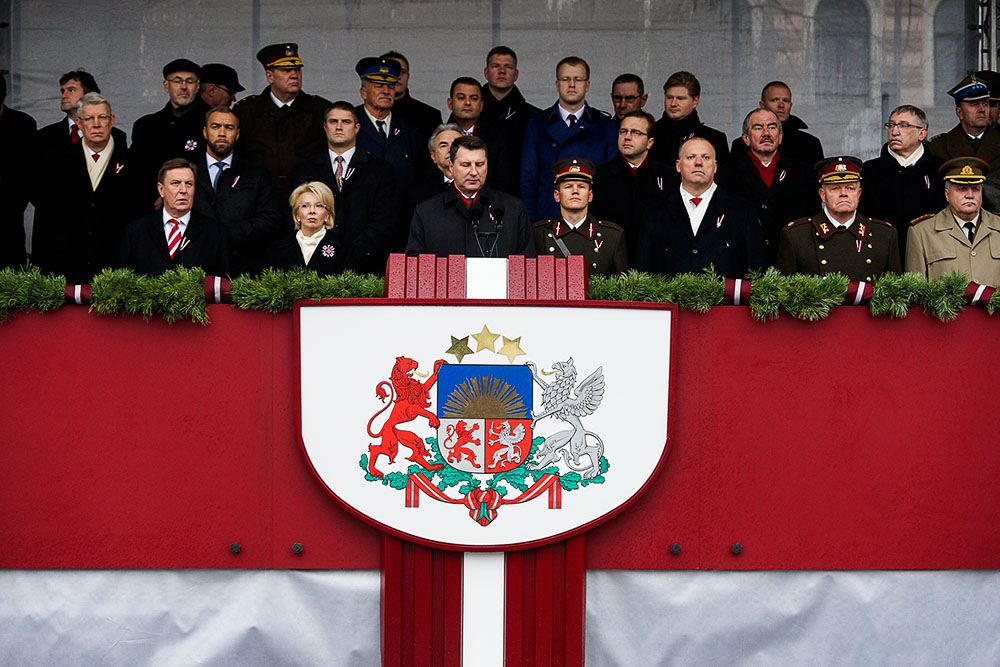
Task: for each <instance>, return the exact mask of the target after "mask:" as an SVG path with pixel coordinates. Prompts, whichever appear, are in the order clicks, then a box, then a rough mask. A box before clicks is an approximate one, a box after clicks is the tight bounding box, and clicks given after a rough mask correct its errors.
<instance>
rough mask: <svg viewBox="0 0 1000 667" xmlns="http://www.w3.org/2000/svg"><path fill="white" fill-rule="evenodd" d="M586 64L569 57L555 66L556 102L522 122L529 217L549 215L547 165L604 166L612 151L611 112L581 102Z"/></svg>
mask: <svg viewBox="0 0 1000 667" xmlns="http://www.w3.org/2000/svg"><path fill="white" fill-rule="evenodd" d="M588 90H590V66H589V65H588V64H587V61H585V60H584V59H583V58H577V57H576V56H569V57H567V58H563V59H562V60H560V61H559V64H558V65H556V91H557V92H558V93H559V100H558V101H557V102H556V103H555V104H553V105H552V106H551V107H550V108H548V109H545V110H544V111H541V112H539V113H537V114H535V115H534V116H533V117H532V118H531V120H529V121H528V126H527V128H526V129H525V133H524V147H523V150H522V152H521V201H523V202H524V206H525V208H526V209H527V210H528V216H529V217H530V218H531V219H532V220H542V219H548V218H554V217H556V215H558V213H559V206H558V205H557V204H556V202H555V200H553V198H552V191H553V189H554V187H555V186H554V184H553V180H552V165H553V164H554V163H555V161H556V160H558V159H560V158H564V157H576V158H586V159H588V160H590V161H591V162H593V163H594V164H604V163H605V162H607V161H608V160H610V159H611V158H613V157H614V156H615V155H616V154H617V153H618V142H617V138H618V137H617V131H616V129H615V124H614V121H612V120H611V116H609V115H608V114H606V113H604V112H603V111H598V110H597V109H594V108H593V107H591V106H589V105H588V104H587V100H586V97H587V91H588Z"/></svg>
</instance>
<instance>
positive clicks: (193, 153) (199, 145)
mask: <svg viewBox="0 0 1000 667" xmlns="http://www.w3.org/2000/svg"><path fill="white" fill-rule="evenodd" d="M200 77H201V67H199V66H198V65H196V64H195V63H193V62H191V61H190V60H188V59H187V58H178V59H177V60H171V61H170V62H169V63H167V64H166V65H165V66H164V67H163V91H164V92H165V93H166V94H167V97H168V98H169V99H168V100H167V103H166V104H165V105H164V106H163V108H162V109H160V110H159V111H157V112H155V113H151V114H147V115H145V116H143V117H142V118H140V119H139V120H137V121H135V124H134V125H132V146H131V149H130V150H131V155H130V158H131V162H132V163H133V168H134V169H135V170H136V172H137V178H139V179H140V180H139V182H140V183H142V184H144V185H145V184H146V183H152V182H153V179H154V178H155V177H156V173H157V171H158V170H159V168H160V165H162V164H163V163H164V162H165V161H166V160H169V159H171V158H175V157H183V158H185V159H195V158H197V157H200V156H201V152H202V150H204V142H205V138H204V136H203V135H202V132H201V128H202V126H203V125H204V123H205V113H206V112H207V111H208V105H206V104H205V103H204V102H202V101H201V98H200V97H199V96H198V89H199V85H200ZM142 196H144V197H147V196H148V202H149V206H150V207H152V205H153V201H154V200H155V199H156V193H155V192H154V191H153V190H152V189H148V190H145V191H144V192H143V193H142Z"/></svg>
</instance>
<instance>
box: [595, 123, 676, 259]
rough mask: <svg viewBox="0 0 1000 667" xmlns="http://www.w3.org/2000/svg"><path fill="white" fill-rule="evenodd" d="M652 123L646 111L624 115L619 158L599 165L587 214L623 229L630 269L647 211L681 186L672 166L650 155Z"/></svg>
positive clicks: (636, 253) (637, 248) (617, 156)
mask: <svg viewBox="0 0 1000 667" xmlns="http://www.w3.org/2000/svg"><path fill="white" fill-rule="evenodd" d="M655 124H656V119H655V118H653V115H652V114H649V113H646V112H645V111H630V112H628V113H627V114H625V117H624V118H622V121H621V126H620V127H619V128H618V155H616V156H615V157H613V158H611V160H609V161H608V162H605V163H604V164H602V165H601V166H599V167H598V168H597V173H596V174H595V175H594V201H593V203H592V204H591V205H590V212H591V213H593V214H594V215H595V216H597V218H599V219H600V220H610V221H612V222H615V223H617V224H618V225H620V226H621V227H622V229H624V230H625V246H626V247H627V248H628V256H629V265H630V266H635V263H636V260H637V258H638V253H639V225H640V223H641V222H642V216H643V214H644V213H645V212H646V209H648V208H649V207H651V206H654V205H656V203H657V202H658V201H659V200H660V199H661V198H662V197H664V196H665V194H669V193H671V192H673V191H675V190H676V189H677V186H678V185H680V176H679V175H678V173H677V169H676V168H675V166H674V165H673V164H670V165H666V164H664V163H662V162H660V161H659V160H656V159H654V158H653V157H652V156H651V155H650V148H651V147H652V146H653V137H652V136H651V133H652V131H653V125H655Z"/></svg>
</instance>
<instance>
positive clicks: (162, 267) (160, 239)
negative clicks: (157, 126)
mask: <svg viewBox="0 0 1000 667" xmlns="http://www.w3.org/2000/svg"><path fill="white" fill-rule="evenodd" d="M196 172H197V167H195V165H194V164H192V163H190V162H188V161H187V160H185V159H184V158H174V159H172V160H167V161H166V162H164V163H163V166H162V167H160V173H159V175H158V176H157V181H158V182H157V184H156V189H157V191H158V192H159V193H160V197H161V199H162V200H163V210H162V211H154V212H153V213H150V214H149V215H146V216H144V217H141V218H139V219H138V220H133V221H132V222H130V223H129V224H128V226H127V227H126V228H125V238H124V239H122V247H121V252H120V254H119V264H121V266H122V267H124V268H126V269H132V270H133V271H135V272H136V273H142V274H146V275H149V276H155V275H159V274H161V273H163V272H164V271H167V270H169V269H173V268H176V267H178V266H185V267H188V268H193V267H196V266H200V267H202V268H203V269H205V273H206V274H209V275H214V276H224V275H226V274H227V273H229V243H228V241H227V238H226V231H225V229H223V228H222V226H221V225H219V224H217V223H215V222H213V221H212V219H211V218H206V217H205V216H203V215H201V214H200V213H195V212H194V211H192V210H191V208H192V205H193V204H194V201H193V200H194V192H195V173H196Z"/></svg>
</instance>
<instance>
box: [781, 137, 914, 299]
mask: <svg viewBox="0 0 1000 667" xmlns="http://www.w3.org/2000/svg"><path fill="white" fill-rule="evenodd" d="M861 164H862V163H861V160H859V159H858V158H856V157H850V156H841V157H832V158H826V159H825V160H820V161H819V162H818V163H817V164H816V171H817V172H818V173H819V198H820V200H821V201H822V202H823V210H822V211H821V212H819V213H818V214H816V215H814V216H812V217H811V218H799V219H798V220H794V221H792V222H790V223H788V225H786V226H785V227H783V228H782V230H781V234H780V238H779V241H778V257H777V260H776V261H775V267H776V268H777V269H778V270H779V271H781V272H782V273H786V274H791V273H811V274H816V275H825V274H827V273H842V274H844V275H846V276H847V277H848V278H850V279H851V280H857V281H865V282H872V281H873V280H875V278H877V277H878V276H880V275H882V274H883V273H886V272H890V273H899V271H900V263H899V242H898V240H897V234H896V230H895V228H894V227H893V226H892V225H890V224H889V223H888V222H882V221H881V220H873V219H871V218H867V217H865V216H863V215H860V214H859V213H858V201H859V200H860V199H861Z"/></svg>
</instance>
